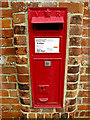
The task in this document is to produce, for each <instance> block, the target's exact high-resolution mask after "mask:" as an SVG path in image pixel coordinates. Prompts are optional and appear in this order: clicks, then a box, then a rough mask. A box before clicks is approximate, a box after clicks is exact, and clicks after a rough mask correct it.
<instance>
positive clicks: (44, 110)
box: [42, 108, 53, 113]
mask: <svg viewBox="0 0 90 120" xmlns="http://www.w3.org/2000/svg"><path fill="white" fill-rule="evenodd" d="M42 112H48V113H49V112H53V109H52V108H50V109H42Z"/></svg>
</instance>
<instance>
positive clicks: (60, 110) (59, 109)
mask: <svg viewBox="0 0 90 120" xmlns="http://www.w3.org/2000/svg"><path fill="white" fill-rule="evenodd" d="M56 112H64V109H63V108H56Z"/></svg>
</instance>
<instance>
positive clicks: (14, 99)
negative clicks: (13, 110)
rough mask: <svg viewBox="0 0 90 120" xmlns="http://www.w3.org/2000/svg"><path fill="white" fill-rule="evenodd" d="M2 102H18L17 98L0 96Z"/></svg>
mask: <svg viewBox="0 0 90 120" xmlns="http://www.w3.org/2000/svg"><path fill="white" fill-rule="evenodd" d="M2 104H19V100H18V99H16V98H2Z"/></svg>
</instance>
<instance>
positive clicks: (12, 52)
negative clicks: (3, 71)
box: [2, 48, 15, 55]
mask: <svg viewBox="0 0 90 120" xmlns="http://www.w3.org/2000/svg"><path fill="white" fill-rule="evenodd" d="M2 55H15V49H14V48H2Z"/></svg>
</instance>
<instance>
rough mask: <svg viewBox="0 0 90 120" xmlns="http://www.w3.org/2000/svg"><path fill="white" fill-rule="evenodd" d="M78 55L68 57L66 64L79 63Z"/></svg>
mask: <svg viewBox="0 0 90 120" xmlns="http://www.w3.org/2000/svg"><path fill="white" fill-rule="evenodd" d="M78 59H79V58H78V57H69V60H68V64H70V65H77V64H79V60H78Z"/></svg>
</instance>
